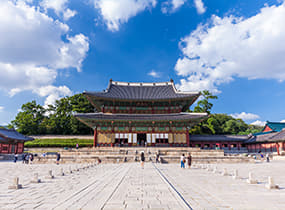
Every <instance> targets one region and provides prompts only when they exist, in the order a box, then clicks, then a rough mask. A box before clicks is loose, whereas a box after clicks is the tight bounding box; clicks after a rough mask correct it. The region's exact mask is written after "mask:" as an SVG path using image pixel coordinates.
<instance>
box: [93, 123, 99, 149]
mask: <svg viewBox="0 0 285 210" xmlns="http://www.w3.org/2000/svg"><path fill="white" fill-rule="evenodd" d="M97 136H98V135H97V127H95V128H94V141H93V147H97Z"/></svg>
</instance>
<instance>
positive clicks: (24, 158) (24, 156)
mask: <svg viewBox="0 0 285 210" xmlns="http://www.w3.org/2000/svg"><path fill="white" fill-rule="evenodd" d="M25 160H26V153H23V154H22V163H25Z"/></svg>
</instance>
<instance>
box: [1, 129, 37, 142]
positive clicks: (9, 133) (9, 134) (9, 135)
mask: <svg viewBox="0 0 285 210" xmlns="http://www.w3.org/2000/svg"><path fill="white" fill-rule="evenodd" d="M0 137H2V138H3V139H9V140H19V141H31V140H34V139H33V138H31V137H28V136H24V135H23V134H20V133H18V132H17V131H16V130H9V129H3V128H0Z"/></svg>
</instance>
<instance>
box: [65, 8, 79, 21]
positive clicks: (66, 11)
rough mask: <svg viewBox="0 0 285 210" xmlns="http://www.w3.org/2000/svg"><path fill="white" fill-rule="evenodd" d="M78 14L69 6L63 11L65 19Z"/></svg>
mask: <svg viewBox="0 0 285 210" xmlns="http://www.w3.org/2000/svg"><path fill="white" fill-rule="evenodd" d="M76 14H77V12H76V11H75V10H71V9H69V8H67V9H66V10H65V11H64V12H63V19H64V20H69V19H70V18H72V17H74V16H75V15H76Z"/></svg>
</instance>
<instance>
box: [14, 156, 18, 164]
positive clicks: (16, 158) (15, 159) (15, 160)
mask: <svg viewBox="0 0 285 210" xmlns="http://www.w3.org/2000/svg"><path fill="white" fill-rule="evenodd" d="M17 160H18V154H15V155H14V163H16V162H17Z"/></svg>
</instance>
